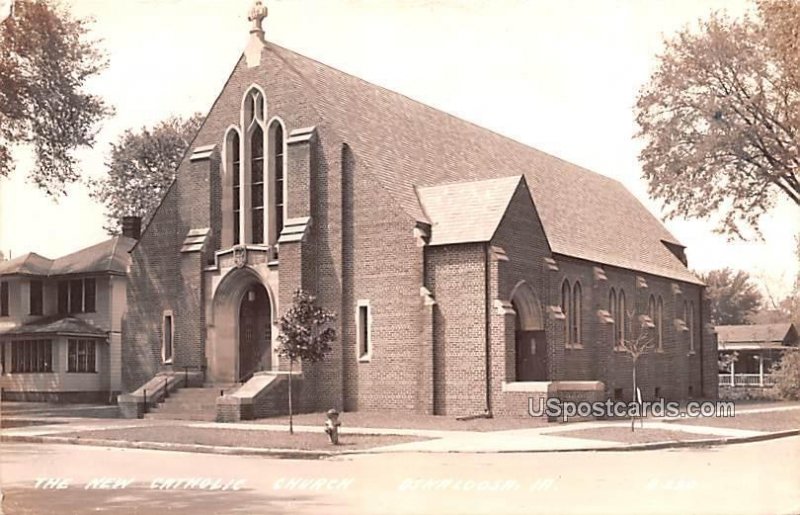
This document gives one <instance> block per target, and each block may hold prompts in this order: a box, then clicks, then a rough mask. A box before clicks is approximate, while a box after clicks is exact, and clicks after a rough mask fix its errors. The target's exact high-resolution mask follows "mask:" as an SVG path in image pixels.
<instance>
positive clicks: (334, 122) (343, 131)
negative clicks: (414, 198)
mask: <svg viewBox="0 0 800 515" xmlns="http://www.w3.org/2000/svg"><path fill="white" fill-rule="evenodd" d="M267 43H268V44H267V47H266V48H267V49H269V47H270V46H272V47H274V48H273V49H272V50H273V51H272V53H273V54H274V55H275V56H276V57H278V59H280V60H281V61H283V63H284V64H285V65H286V66H287V67H288V68H290V69H291V70H292V71H293V72H294V73H295V74H296V75H297V76H298V77H299V78H300V79H301V80H302V81H303V82H305V83H306V84H307V85H308V86H309V87H310V88H311V89H312V90H314V92H315V93H317V95H316V98H317V99H318V100H321V101H322V102H327V101H326V100H325V99H326V98H327V97H326V96H325V95H321V94H319V93H320V92H319V90H318V89H317V88H316V86H314V84H313V82H311V80H309V78H308V77H306V76H305V74H304V73H303V72H302V71H301V70H298V69H297V68H296V67H295V66H293V65H292V63H290V62H289V61H288V60H287V59H286V58H285V57H284V56H282V55H280V54H281V52H280V51H285V52H289V53H291V54H294V55H298V56H300V57H302V58H304V59H307V60H309V61H312V62H314V63H317V64H319V65H320V66H324V67H325V68H328V69H330V70H334V71H337V72H339V73H342V74H344V75H347V76H349V77H353V78H355V79H358V77H356V76H355V75H350V74H348V73H346V72H343V71H341V70H337V69H336V68H334V67H332V66H329V65H327V64H325V63H322V62H320V61H317V60H316V59H314V58H312V57H308V56H306V55H304V54H300V53H298V52H295V51H294V50H290V49H288V48H286V47H283V46H281V45H278V44H276V43H273V42H271V41H268V42H267ZM275 49H278V50H279V51H277V52H276V51H275ZM365 82H366V81H365ZM367 84H369V83H367ZM387 91H391V90H387ZM329 105H330V104H329ZM311 109H313V110H314V112H315V113H317V115H318V116H319V117H320V119H321V120H323V121H324V122H326V123H328V124H330V126H331V127H332V128H333V129H334V131H335V132H336V133H337V134H338V135H339V136H340V137H341V138H342V142H343V143H344V144H346V145H347V146H348V147H349V148H351V149H352V146H351V145H350V143H349V142H348V141H346V139H345V138H344V135H350V131H349V130H347V128H346V127H344V126H343V125H340V124H339V123H338V121H337V119H335V118H334V119H327V118H325V117H324V116H322V113H320V112H319V111H318V110H317V108H316V105H315V104H314V103H313V102H312V103H311ZM343 127H344V128H343ZM353 139H355V138H353ZM341 166H342V168H343V167H344V163H343V162H342V163H341ZM363 166H364V169H365V170H367V173H370V175H372V177H373V178H374V179H375V182H376V183H377V184H378V186H380V188H381V189H382V190H383V191H384V192H385V193H386V195H387V196H388V197H389V198H390V199H391V200H392V202H394V204H395V206H396V207H397V208H399V210H400V211H401V212H403V213H405V214H406V215H407V216H409V217H410V218H411V219H413V220H415V219H416V218H417V217H416V216H415V215H414V214H413V213H409V212H408V211H407V210H406V209H405V207H404V206H403V203H402V202H400V201H399V200H397V198H396V197H395V195H394V194H393V193H392V192H391V191H390V190H389V189H388V188H386V186H385V185H384V184H383V181H382V180H381V179H380V177H379V174H377V173H372V169H371V168H370V166H369V164H367V163H363ZM420 209H421V207H420ZM423 221H424V220H423Z"/></svg>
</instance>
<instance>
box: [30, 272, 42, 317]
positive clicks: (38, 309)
mask: <svg viewBox="0 0 800 515" xmlns="http://www.w3.org/2000/svg"><path fill="white" fill-rule="evenodd" d="M30 286H31V315H41V314H42V313H43V311H44V292H43V288H44V283H42V281H38V280H34V281H31V282H30Z"/></svg>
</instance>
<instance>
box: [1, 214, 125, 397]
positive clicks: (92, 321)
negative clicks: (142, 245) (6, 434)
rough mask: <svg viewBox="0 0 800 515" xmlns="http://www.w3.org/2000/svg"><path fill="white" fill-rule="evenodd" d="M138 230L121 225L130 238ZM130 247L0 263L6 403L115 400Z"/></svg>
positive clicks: (105, 246) (117, 241)
mask: <svg viewBox="0 0 800 515" xmlns="http://www.w3.org/2000/svg"><path fill="white" fill-rule="evenodd" d="M133 223H134V225H135V222H133ZM136 230H137V229H132V228H131V226H130V225H127V226H126V232H127V233H128V234H129V235H130V236H135V231H136ZM135 241H136V240H135V239H134V238H132V237H129V236H117V237H114V238H111V239H109V240H106V241H104V242H102V243H99V244H97V245H93V246H91V247H88V248H85V249H83V250H79V251H78V252H75V253H73V254H69V255H67V256H64V257H61V258H58V259H55V260H51V259H47V258H44V257H42V256H39V255H37V254H34V253H28V254H24V255H22V256H19V257H17V258H14V259H11V260H9V261H4V262H0V357H2V376H0V387H2V395H3V399H5V400H25V401H64V402H90V401H92V402H109V401H113V399H114V397H115V396H116V394H118V393H119V392H120V391H121V390H122V382H121V373H120V370H121V368H120V358H121V355H122V349H121V342H122V337H121V329H122V317H123V314H124V312H125V305H126V283H127V279H126V276H125V274H126V271H127V267H128V264H129V262H130V255H129V254H128V252H129V251H130V249H131V247H133V244H134V243H135Z"/></svg>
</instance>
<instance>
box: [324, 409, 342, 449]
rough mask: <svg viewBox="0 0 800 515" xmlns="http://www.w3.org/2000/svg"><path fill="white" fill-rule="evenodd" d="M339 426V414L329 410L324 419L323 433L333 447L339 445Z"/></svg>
mask: <svg viewBox="0 0 800 515" xmlns="http://www.w3.org/2000/svg"><path fill="white" fill-rule="evenodd" d="M341 425H342V423H341V422H340V421H339V412H338V411H336V410H335V409H329V410H328V413H327V418H326V419H325V432H326V433H327V434H328V438H330V439H331V443H332V444H333V445H339V426H341Z"/></svg>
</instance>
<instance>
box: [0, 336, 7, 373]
mask: <svg viewBox="0 0 800 515" xmlns="http://www.w3.org/2000/svg"><path fill="white" fill-rule="evenodd" d="M5 373H6V344H5V343H0V374H5Z"/></svg>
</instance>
